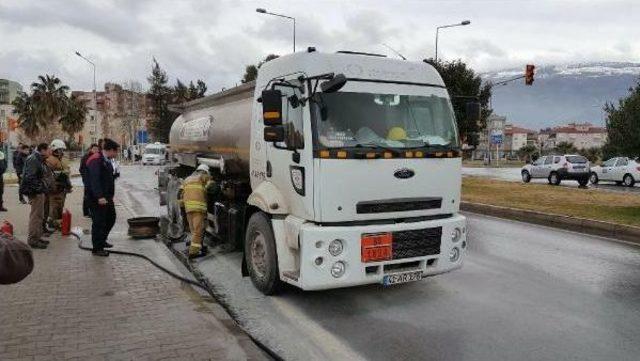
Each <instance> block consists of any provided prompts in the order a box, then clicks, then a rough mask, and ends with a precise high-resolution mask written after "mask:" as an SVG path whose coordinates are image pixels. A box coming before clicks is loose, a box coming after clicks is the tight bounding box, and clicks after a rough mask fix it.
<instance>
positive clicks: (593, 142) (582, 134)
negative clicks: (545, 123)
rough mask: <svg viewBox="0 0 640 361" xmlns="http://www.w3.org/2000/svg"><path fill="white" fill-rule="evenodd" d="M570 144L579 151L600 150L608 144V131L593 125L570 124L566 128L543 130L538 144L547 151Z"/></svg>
mask: <svg viewBox="0 0 640 361" xmlns="http://www.w3.org/2000/svg"><path fill="white" fill-rule="evenodd" d="M563 142H566V143H570V144H572V145H573V146H574V147H576V148H577V149H588V148H600V147H602V146H604V144H605V143H606V142H607V129H606V128H603V127H596V126H594V125H593V124H591V123H569V124H567V125H564V126H560V127H555V128H547V129H542V130H541V131H540V134H539V136H538V144H539V145H540V146H541V147H542V148H543V149H546V150H550V149H554V148H555V147H556V146H557V145H558V144H559V143H563Z"/></svg>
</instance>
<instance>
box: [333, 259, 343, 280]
mask: <svg viewBox="0 0 640 361" xmlns="http://www.w3.org/2000/svg"><path fill="white" fill-rule="evenodd" d="M346 269H347V265H345V264H344V262H342V261H338V262H336V263H334V264H333V266H331V275H332V276H333V277H335V278H339V277H342V275H344V271H345V270H346Z"/></svg>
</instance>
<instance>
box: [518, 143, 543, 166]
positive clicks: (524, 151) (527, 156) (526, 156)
mask: <svg viewBox="0 0 640 361" xmlns="http://www.w3.org/2000/svg"><path fill="white" fill-rule="evenodd" d="M537 153H538V148H537V147H536V146H535V145H533V144H527V145H525V146H523V147H521V148H520V149H518V151H517V152H516V154H517V155H518V158H520V159H521V160H523V161H525V162H529V161H531V160H532V159H533V156H534V154H537Z"/></svg>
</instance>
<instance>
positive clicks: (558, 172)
mask: <svg viewBox="0 0 640 361" xmlns="http://www.w3.org/2000/svg"><path fill="white" fill-rule="evenodd" d="M520 175H521V176H522V181H523V182H525V183H529V181H531V179H533V178H545V179H547V180H548V181H549V184H553V185H558V184H560V182H561V181H562V180H565V179H570V180H575V181H577V182H578V183H579V184H580V185H581V186H586V185H587V183H589V175H590V172H589V160H587V158H585V157H583V156H581V155H573V154H567V155H545V156H542V157H540V158H538V159H537V160H536V161H535V162H533V163H531V164H527V165H525V166H524V167H522V170H521V171H520Z"/></svg>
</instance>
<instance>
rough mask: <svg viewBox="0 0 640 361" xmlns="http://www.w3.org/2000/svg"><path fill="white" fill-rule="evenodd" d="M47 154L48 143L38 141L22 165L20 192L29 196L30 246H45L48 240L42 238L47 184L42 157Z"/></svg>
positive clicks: (28, 239)
mask: <svg viewBox="0 0 640 361" xmlns="http://www.w3.org/2000/svg"><path fill="white" fill-rule="evenodd" d="M48 156H49V145H48V144H47V143H40V144H39V145H38V147H37V148H36V151H35V152H33V154H31V155H30V156H29V157H28V158H27V160H26V161H25V165H24V172H23V173H22V183H21V184H20V192H21V193H22V194H24V195H26V196H27V197H29V203H30V204H31V213H30V214H29V235H28V237H27V243H29V245H30V246H31V248H40V249H44V248H47V245H48V244H49V241H47V240H43V239H42V234H43V229H42V225H43V223H44V203H45V198H46V193H47V192H48V191H49V189H48V188H49V185H48V184H47V183H46V181H45V171H46V170H45V167H46V166H45V164H44V159H46V157H48Z"/></svg>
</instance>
